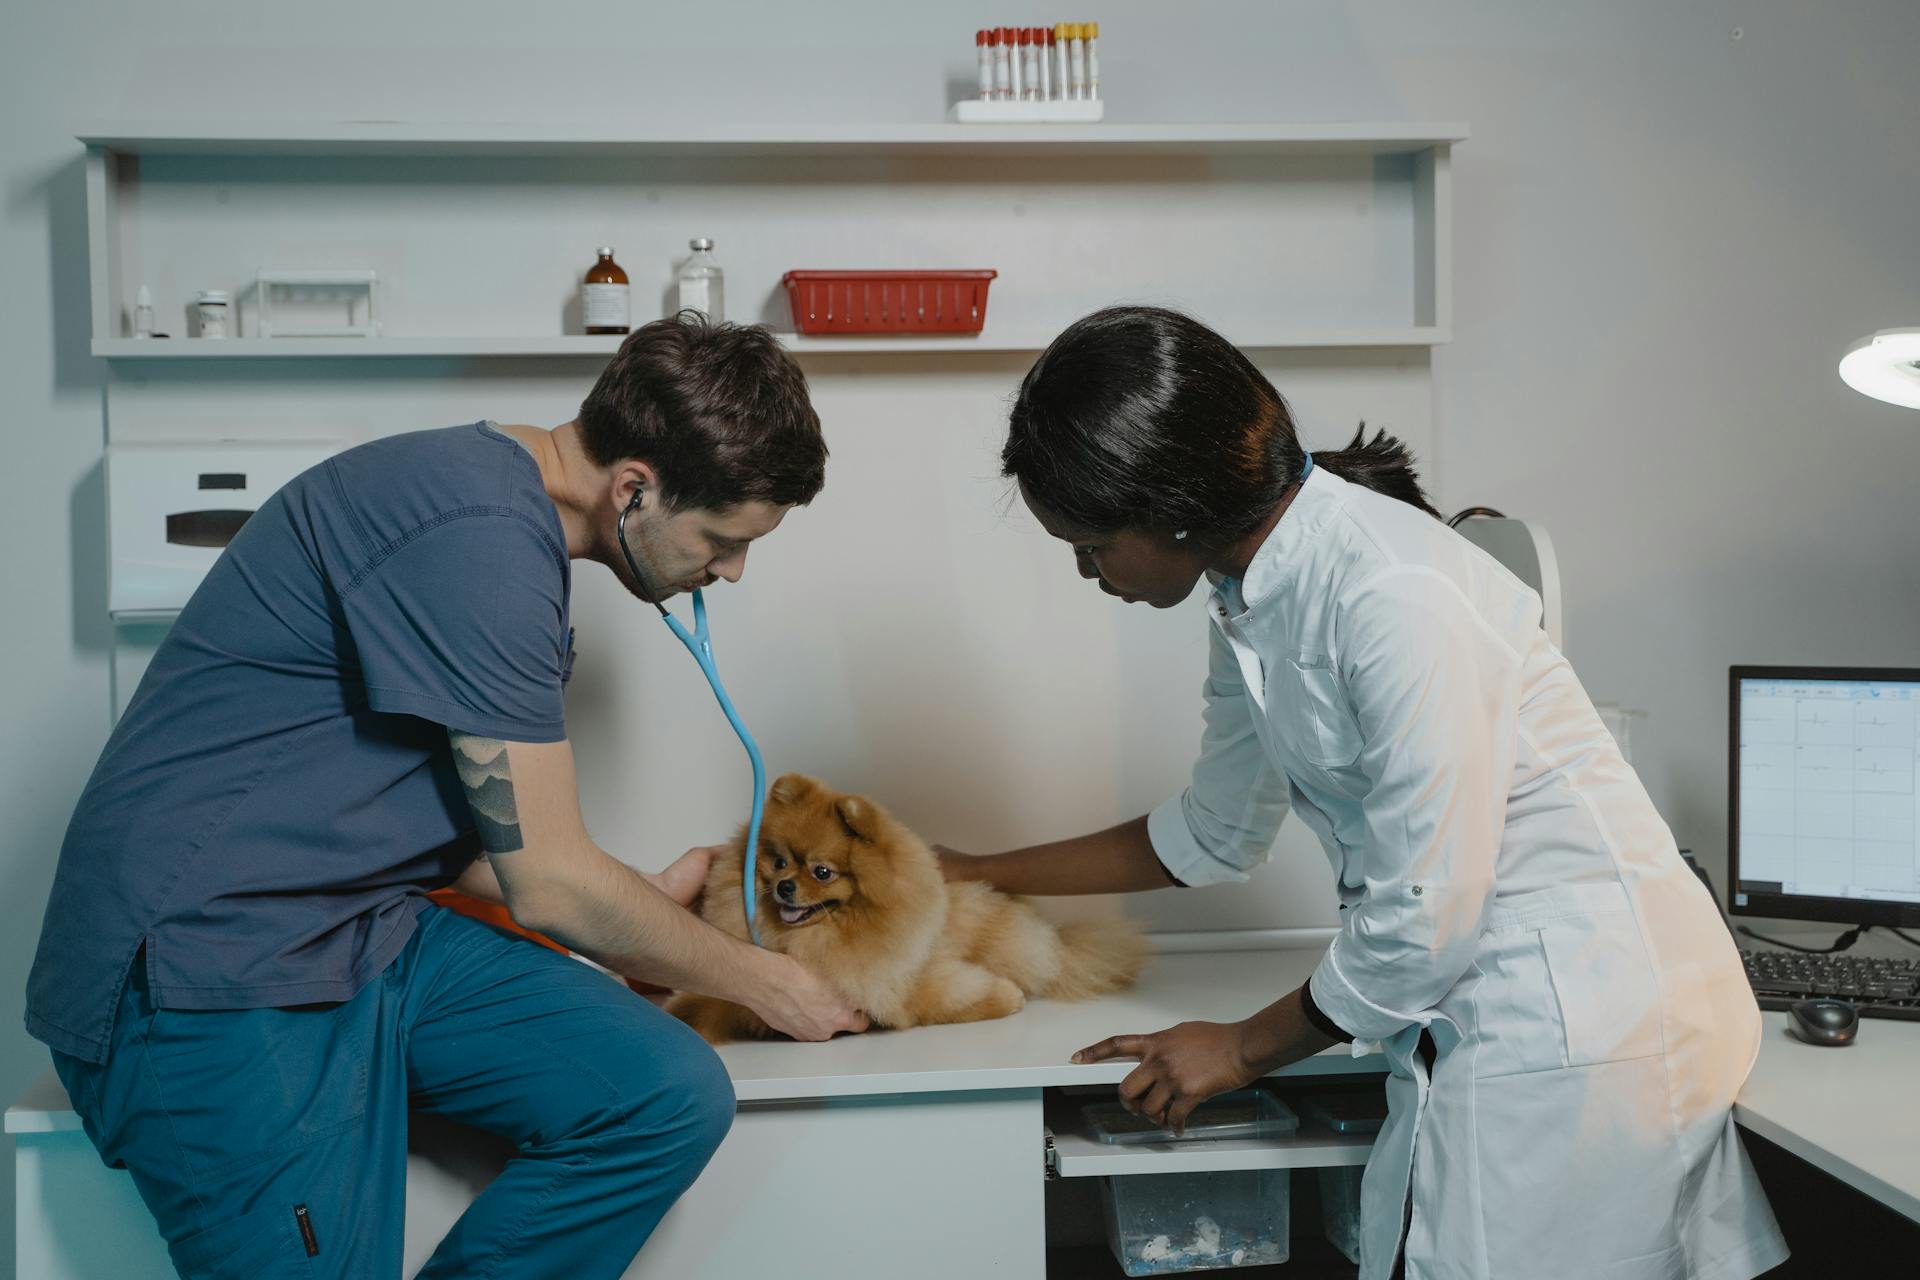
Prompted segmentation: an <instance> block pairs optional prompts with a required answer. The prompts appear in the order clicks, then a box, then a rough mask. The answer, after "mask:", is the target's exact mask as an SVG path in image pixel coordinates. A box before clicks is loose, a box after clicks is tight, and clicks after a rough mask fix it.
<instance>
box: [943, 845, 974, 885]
mask: <svg viewBox="0 0 1920 1280" xmlns="http://www.w3.org/2000/svg"><path fill="white" fill-rule="evenodd" d="M933 854H934V856H935V857H936V858H938V859H940V874H941V875H942V876H944V877H946V878H947V879H948V880H950V881H959V880H985V879H986V878H987V877H986V875H985V874H984V871H985V868H984V867H983V866H982V863H983V861H984V859H981V858H978V857H975V856H974V855H973V854H971V853H962V852H960V851H959V850H958V849H949V848H947V846H945V845H943V844H937V845H934V846H933Z"/></svg>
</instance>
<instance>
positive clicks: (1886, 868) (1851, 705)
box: [1728, 667, 1920, 925]
mask: <svg viewBox="0 0 1920 1280" xmlns="http://www.w3.org/2000/svg"><path fill="white" fill-rule="evenodd" d="M1729 710H1730V712H1731V715H1730V720H1731V744H1732V745H1731V749H1732V756H1731V758H1730V759H1729V761H1728V781H1729V790H1730V793H1731V805H1730V813H1729V817H1728V828H1729V843H1728V874H1729V878H1730V880H1731V884H1730V886H1729V889H1730V892H1729V898H1730V905H1731V906H1732V909H1733V910H1734V911H1735V912H1737V913H1740V914H1745V915H1767V916H1786V917H1791V918H1796V919H1803V920H1826V921H1832V922H1834V923H1838V924H1893V925H1900V924H1913V923H1916V922H1920V785H1916V780H1917V776H1920V670H1889V669H1880V668H1874V669H1867V668H1840V667H1735V668H1733V670H1732V681H1731V696H1730V708H1729Z"/></svg>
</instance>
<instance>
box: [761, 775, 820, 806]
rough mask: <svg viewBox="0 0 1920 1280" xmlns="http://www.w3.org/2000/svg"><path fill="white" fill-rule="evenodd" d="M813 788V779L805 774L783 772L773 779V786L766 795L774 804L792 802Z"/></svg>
mask: <svg viewBox="0 0 1920 1280" xmlns="http://www.w3.org/2000/svg"><path fill="white" fill-rule="evenodd" d="M813 788H814V781H813V779H812V778H809V777H807V776H806V775H805V774H800V773H783V774H781V775H780V777H778V778H777V779H775V780H774V784H773V788H772V790H770V791H769V792H768V793H767V796H768V798H769V799H771V800H772V801H773V802H774V803H775V804H793V803H795V802H797V801H798V800H799V799H800V797H801V796H804V795H806V794H807V792H809V791H811V790H813Z"/></svg>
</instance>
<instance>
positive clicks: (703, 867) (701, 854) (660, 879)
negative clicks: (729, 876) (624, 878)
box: [640, 844, 732, 910]
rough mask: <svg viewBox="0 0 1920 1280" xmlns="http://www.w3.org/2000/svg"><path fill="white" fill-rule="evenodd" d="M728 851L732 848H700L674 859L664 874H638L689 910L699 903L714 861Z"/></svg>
mask: <svg viewBox="0 0 1920 1280" xmlns="http://www.w3.org/2000/svg"><path fill="white" fill-rule="evenodd" d="M731 850H732V846H731V845H724V844H709V845H701V846H700V847H698V848H695V849H689V850H687V851H686V852H685V853H683V854H681V855H680V856H679V857H678V858H676V859H674V862H673V865H672V866H670V867H668V868H667V869H666V870H665V871H660V872H646V871H643V872H641V873H640V874H641V875H642V876H644V877H645V878H646V880H647V882H648V883H649V884H651V885H652V886H653V887H654V888H656V889H658V890H659V891H660V892H662V893H664V894H666V895H667V896H668V897H669V898H672V899H673V900H674V901H675V902H677V903H679V904H680V905H681V906H683V907H686V908H688V909H689V910H692V909H693V904H694V903H695V902H697V901H699V898H700V894H701V893H702V891H704V890H705V889H706V887H707V872H708V871H709V870H711V869H712V867H713V860H714V859H715V858H717V857H719V856H720V855H721V854H723V853H729V852H731Z"/></svg>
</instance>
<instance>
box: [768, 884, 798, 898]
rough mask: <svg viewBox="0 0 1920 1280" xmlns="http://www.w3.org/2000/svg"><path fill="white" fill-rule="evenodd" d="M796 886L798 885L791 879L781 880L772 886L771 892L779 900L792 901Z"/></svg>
mask: <svg viewBox="0 0 1920 1280" xmlns="http://www.w3.org/2000/svg"><path fill="white" fill-rule="evenodd" d="M798 887H799V886H798V885H796V884H794V882H793V881H791V880H782V881H781V882H780V883H779V884H776V885H775V886H773V892H774V894H775V895H776V896H778V897H779V899H780V901H782V902H792V901H793V892H794V890H795V889H797V888H798Z"/></svg>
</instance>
